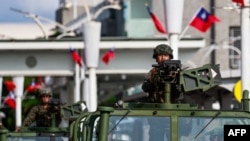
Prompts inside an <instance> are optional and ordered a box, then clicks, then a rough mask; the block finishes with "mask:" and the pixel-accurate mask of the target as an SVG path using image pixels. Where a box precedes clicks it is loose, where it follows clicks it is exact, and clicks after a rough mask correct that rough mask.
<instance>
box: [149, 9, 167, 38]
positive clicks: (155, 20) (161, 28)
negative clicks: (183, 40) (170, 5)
mask: <svg viewBox="0 0 250 141" xmlns="http://www.w3.org/2000/svg"><path fill="white" fill-rule="evenodd" d="M145 6H146V7H147V10H148V13H149V15H150V17H151V19H152V20H153V23H154V25H155V27H156V29H157V31H159V32H160V33H163V34H166V33H167V32H166V30H165V28H164V26H162V24H161V22H160V20H159V19H158V18H157V16H156V15H155V14H154V13H153V12H152V11H151V9H150V8H149V6H148V5H147V4H146V5H145Z"/></svg>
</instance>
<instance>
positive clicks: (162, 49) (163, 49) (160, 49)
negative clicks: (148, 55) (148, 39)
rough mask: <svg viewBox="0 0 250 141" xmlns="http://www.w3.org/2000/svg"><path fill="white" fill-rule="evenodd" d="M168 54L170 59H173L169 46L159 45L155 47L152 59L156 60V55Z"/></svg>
mask: <svg viewBox="0 0 250 141" xmlns="http://www.w3.org/2000/svg"><path fill="white" fill-rule="evenodd" d="M163 54H168V55H169V56H170V59H173V50H172V48H171V47H170V46H169V45H166V44H160V45H158V46H156V47H155V49H154V54H153V58H156V56H157V55H163Z"/></svg>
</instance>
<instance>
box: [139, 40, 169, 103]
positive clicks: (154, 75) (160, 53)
mask: <svg viewBox="0 0 250 141" xmlns="http://www.w3.org/2000/svg"><path fill="white" fill-rule="evenodd" d="M153 58H154V59H155V60H156V62H157V63H158V64H161V63H162V62H163V61H166V60H171V59H173V50H172V48H171V47H170V46H169V45H166V44H160V45H157V46H156V47H155V49H154V52H153ZM159 79H160V78H159V75H158V68H155V67H154V68H152V69H151V70H150V71H149V73H148V74H147V75H146V76H145V79H144V81H143V83H142V89H143V91H144V92H146V93H148V94H149V95H148V101H147V102H150V103H164V93H163V90H164V85H163V84H160V83H159V81H160V80H159Z"/></svg>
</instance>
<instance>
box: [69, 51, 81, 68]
mask: <svg viewBox="0 0 250 141" xmlns="http://www.w3.org/2000/svg"><path fill="white" fill-rule="evenodd" d="M70 53H71V58H72V59H73V61H74V62H75V63H77V64H78V65H79V66H80V67H82V65H83V60H82V58H81V56H80V55H79V54H78V53H77V52H76V50H75V49H73V48H70Z"/></svg>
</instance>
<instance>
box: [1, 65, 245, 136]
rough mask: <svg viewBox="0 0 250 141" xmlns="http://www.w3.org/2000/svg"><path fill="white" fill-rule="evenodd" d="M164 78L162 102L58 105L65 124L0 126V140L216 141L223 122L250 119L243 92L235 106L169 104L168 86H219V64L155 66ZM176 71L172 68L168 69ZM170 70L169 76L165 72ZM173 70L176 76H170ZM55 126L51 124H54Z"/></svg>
mask: <svg viewBox="0 0 250 141" xmlns="http://www.w3.org/2000/svg"><path fill="white" fill-rule="evenodd" d="M156 67H159V68H160V72H159V73H161V75H162V77H163V78H164V81H165V89H166V91H165V100H166V102H165V103H143V102H139V103H122V102H121V103H119V104H118V105H116V106H114V107H106V106H99V107H98V109H97V111H95V112H88V111H87V108H86V106H85V104H84V102H78V103H75V104H73V105H64V106H62V107H61V110H62V113H63V115H64V118H65V119H67V120H68V121H69V125H68V127H64V128H60V127H55V126H52V127H30V128H22V129H21V131H20V132H17V133H16V132H9V131H8V130H7V129H5V128H2V129H0V140H1V141H36V140H38V141H40V140H46V141H49V140H50V141H191V140H192V141H215V140H221V141H222V140H223V138H224V127H225V126H227V125H249V124H250V112H249V110H250V100H249V95H248V91H244V92H243V99H242V103H241V109H240V110H235V111H234V110H205V109H200V108H198V106H197V105H196V104H192V103H173V102H172V101H171V98H170V97H171V89H169V88H170V85H172V84H173V85H179V86H180V87H181V89H182V90H183V92H184V94H185V92H189V91H195V90H201V91H206V90H207V89H209V88H211V87H213V86H215V85H218V83H219V81H220V73H219V67H218V65H215V66H212V65H205V66H203V67H200V68H195V69H188V70H180V69H179V68H180V66H179V62H178V61H177V62H176V61H171V62H165V65H162V66H156ZM169 71H175V72H176V73H172V72H171V73H169ZM169 74H171V76H170V75H169ZM172 74H175V78H174V79H173V78H171V77H172ZM54 125H55V124H54Z"/></svg>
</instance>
